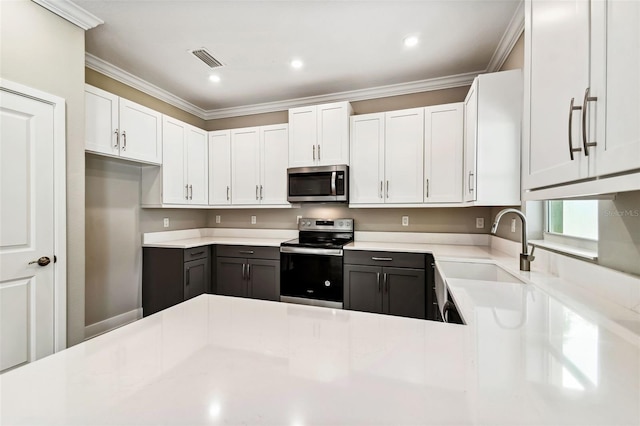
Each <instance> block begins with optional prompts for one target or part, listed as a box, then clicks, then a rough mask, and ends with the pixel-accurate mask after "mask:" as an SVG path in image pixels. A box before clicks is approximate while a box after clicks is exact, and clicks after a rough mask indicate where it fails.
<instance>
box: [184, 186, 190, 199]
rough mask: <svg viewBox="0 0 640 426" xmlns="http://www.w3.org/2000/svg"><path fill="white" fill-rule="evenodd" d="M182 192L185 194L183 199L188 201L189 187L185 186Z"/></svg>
mask: <svg viewBox="0 0 640 426" xmlns="http://www.w3.org/2000/svg"><path fill="white" fill-rule="evenodd" d="M184 192H185V195H184V199H185V200H188V199H189V185H185V186H184Z"/></svg>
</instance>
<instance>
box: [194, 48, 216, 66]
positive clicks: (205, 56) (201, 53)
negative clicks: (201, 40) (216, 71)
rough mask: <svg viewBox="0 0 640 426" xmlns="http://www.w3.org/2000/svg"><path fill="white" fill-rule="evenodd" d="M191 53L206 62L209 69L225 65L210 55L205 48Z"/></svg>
mask: <svg viewBox="0 0 640 426" xmlns="http://www.w3.org/2000/svg"><path fill="white" fill-rule="evenodd" d="M189 52H190V53H192V54H193V56H195V57H196V58H198V59H200V60H201V61H202V62H204V63H205V64H206V65H207V66H208V67H209V68H219V67H221V66H223V65H224V64H223V63H222V62H220V61H219V60H217V59H216V58H214V57H213V55H211V53H209V52H208V51H207V49H205V48H204V47H202V48H200V49H193V50H190V51H189Z"/></svg>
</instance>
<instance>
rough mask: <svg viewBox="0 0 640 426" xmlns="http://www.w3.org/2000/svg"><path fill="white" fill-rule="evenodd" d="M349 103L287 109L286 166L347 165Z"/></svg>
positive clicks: (350, 112)
mask: <svg viewBox="0 0 640 426" xmlns="http://www.w3.org/2000/svg"><path fill="white" fill-rule="evenodd" d="M352 114H353V109H352V108H351V104H349V103H348V102H336V103H331V104H324V105H316V106H310V107H301V108H292V109H290V110H289V167H306V166H324V165H335V164H349V117H350V116H351V115H352Z"/></svg>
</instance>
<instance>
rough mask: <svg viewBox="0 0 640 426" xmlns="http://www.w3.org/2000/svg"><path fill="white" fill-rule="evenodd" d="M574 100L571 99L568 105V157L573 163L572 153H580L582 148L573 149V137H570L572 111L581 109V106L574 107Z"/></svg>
mask: <svg viewBox="0 0 640 426" xmlns="http://www.w3.org/2000/svg"><path fill="white" fill-rule="evenodd" d="M574 102H575V98H571V103H569V157H570V158H571V161H573V153H574V152H580V151H582V148H574V147H573V136H572V133H573V132H572V131H571V130H572V128H573V111H579V110H581V109H582V107H581V106H574V105H573V104H574Z"/></svg>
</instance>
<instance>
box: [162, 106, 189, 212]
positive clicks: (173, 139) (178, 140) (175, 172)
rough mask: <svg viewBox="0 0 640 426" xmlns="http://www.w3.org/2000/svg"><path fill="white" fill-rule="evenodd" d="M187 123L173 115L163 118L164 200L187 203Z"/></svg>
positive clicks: (171, 202)
mask: <svg viewBox="0 0 640 426" xmlns="http://www.w3.org/2000/svg"><path fill="white" fill-rule="evenodd" d="M185 133H186V124H185V123H183V122H182V121H178V120H174V119H173V118H171V117H167V116H164V117H163V118H162V149H163V157H164V164H163V165H162V202H163V203H165V204H187V201H188V188H187V183H186V182H185V177H186V176H185V175H186V173H185V163H186V161H185V157H184V152H185V149H184V143H185Z"/></svg>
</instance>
